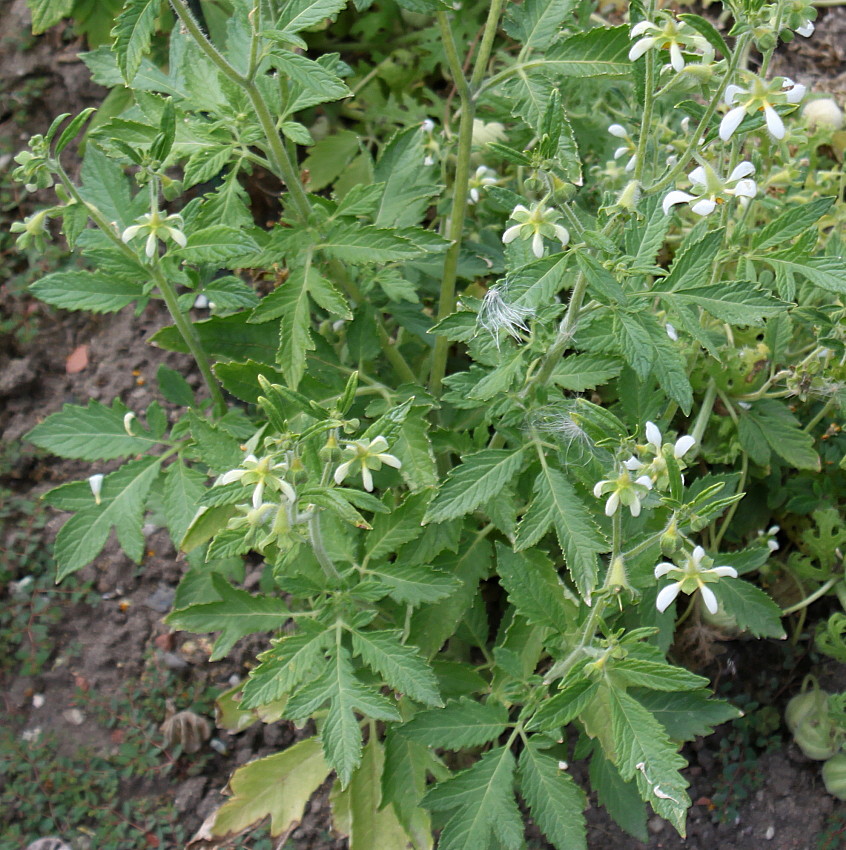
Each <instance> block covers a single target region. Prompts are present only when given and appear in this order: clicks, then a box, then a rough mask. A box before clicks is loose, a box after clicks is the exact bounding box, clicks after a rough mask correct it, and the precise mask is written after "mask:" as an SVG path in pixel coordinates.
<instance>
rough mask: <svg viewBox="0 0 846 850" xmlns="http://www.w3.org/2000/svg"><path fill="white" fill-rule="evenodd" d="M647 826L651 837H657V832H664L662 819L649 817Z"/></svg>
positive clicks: (656, 816)
mask: <svg viewBox="0 0 846 850" xmlns="http://www.w3.org/2000/svg"><path fill="white" fill-rule="evenodd" d="M647 826H648V827H649V831H650V832H651V833H652V834H653V835H658V833H659V832H663V831H664V827H665V826H666V823H665V821H664V819H663V818H660V817H658V815H655V817H651V818H650V819H649V823H648V824H647Z"/></svg>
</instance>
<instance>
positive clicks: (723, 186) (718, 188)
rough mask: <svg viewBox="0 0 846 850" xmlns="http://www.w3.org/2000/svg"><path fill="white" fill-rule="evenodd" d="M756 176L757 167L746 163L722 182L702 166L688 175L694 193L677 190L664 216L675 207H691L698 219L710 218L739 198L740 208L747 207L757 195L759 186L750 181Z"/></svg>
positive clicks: (665, 204) (666, 200)
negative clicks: (698, 216)
mask: <svg viewBox="0 0 846 850" xmlns="http://www.w3.org/2000/svg"><path fill="white" fill-rule="evenodd" d="M754 173H755V166H753V165H752V163H751V162H747V161H744V162H741V163H740V164H739V165H737V166H736V167H735V168H734V170H733V171H732V172H731V174H729V176H728V178H727V179H725V180H723V178H722V177H720V176H719V174H717V172H716V171H714V169H713V168H712V167H711V166H710V165H708V163H705V164H704V165H700V166H698V167H696V168H694V169H693V171H691V172H690V174H689V175H688V178H689V179H690V183H691V190H692V191H691V192H682V191H681V190H674V191H672V192H669V193H667V195H666V196H665V197H664V201H663V204H662V206H663V209H664V215H667V214H668V213H669V212H670V207H672V206H675V205H676V204H689V205H690V208H691V210H693V212H695V213H696V214H697V215H710V214H711V213H712V212H713V211H714V210H715V209H716V208H717V204H722V203H725V201H727V200H729V199H730V198H738V199H739V201H740V203H741V204H744V203H748V202H749V200H750V199H751V198H754V197H755V195H757V194H758V186H757V184H756V183H755V181H754V180H750V179H749V176H750V175H751V174H754Z"/></svg>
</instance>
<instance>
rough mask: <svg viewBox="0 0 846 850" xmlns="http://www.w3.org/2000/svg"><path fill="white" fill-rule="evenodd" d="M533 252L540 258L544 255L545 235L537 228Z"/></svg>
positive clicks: (533, 241)
mask: <svg viewBox="0 0 846 850" xmlns="http://www.w3.org/2000/svg"><path fill="white" fill-rule="evenodd" d="M532 253H533V254H534V255H535V256H536V257H537V258H538V259H540V258H541V257H542V256H543V236H541V234H540V231H539V230H536V231H535V235H534V236H533V237H532Z"/></svg>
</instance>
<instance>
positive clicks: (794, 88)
mask: <svg viewBox="0 0 846 850" xmlns="http://www.w3.org/2000/svg"><path fill="white" fill-rule="evenodd" d="M747 78H748V80H749V82H750V85H749V88H746V89H744V88H741V87H740V86H735V85H731V86H726V92H725V95H724V97H725V102H726V104H727V105H728V106H731V107H732V108H731V109H730V110H729V111H728V112H727V113H726V114H725V115H724V116H723V120H722V121H721V122H720V138H721V139H722V140H723V141H724V142H727V141H728V140H729V139H730V138H731V137H732V136H733V135H734V131H735V130H736V129H737V128H738V127H739V126H740V122H741V121H743V119H744V118H745V117H746V116H747V115H754V114H755V113H756V112H761V111H763V113H764V118H765V120H766V122H767V130H768V131H769V133H770V135H771V136H772V137H773V138H774V139H783V138H784V135H785V130H784V122H783V121H782V120H781V116H779V114H778V113H777V112H776V111H775V109H773V106H774V105H777V104H784V103H799V101H800V100H802V98H803V97H804V96H805V86H803V85H799V84H798V83H794V82H793V80H791V79H789V78H787V77H775V78H774V79H772V80H770V82H767V81H766V80H763V79H761V78H760V77H758V76H756V75H755V74H749V73H747Z"/></svg>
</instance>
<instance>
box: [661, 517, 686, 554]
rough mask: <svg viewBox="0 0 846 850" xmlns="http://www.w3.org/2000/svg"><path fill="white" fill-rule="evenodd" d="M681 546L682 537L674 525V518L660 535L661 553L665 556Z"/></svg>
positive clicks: (673, 552) (676, 550)
mask: <svg viewBox="0 0 846 850" xmlns="http://www.w3.org/2000/svg"><path fill="white" fill-rule="evenodd" d="M681 546H682V538H681V535H680V534H679V530H678V528H677V526H676V521H675V519H674V520H673V521H672V522H671V523H670V526H669V528H668V529H667V530H666V531H665V532H664V533H663V534H662V535H661V554H662V555H665V556H667V557H670V556H671V555H675V553H676V552H678V551H679V549H680V548H681Z"/></svg>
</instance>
